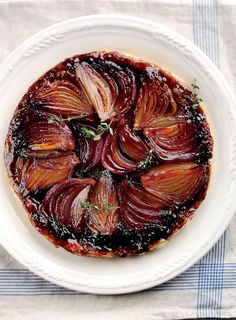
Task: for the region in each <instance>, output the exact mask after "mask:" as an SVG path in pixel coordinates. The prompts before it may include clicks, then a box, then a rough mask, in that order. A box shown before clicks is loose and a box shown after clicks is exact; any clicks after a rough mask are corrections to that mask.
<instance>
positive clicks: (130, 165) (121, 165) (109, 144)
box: [102, 128, 138, 174]
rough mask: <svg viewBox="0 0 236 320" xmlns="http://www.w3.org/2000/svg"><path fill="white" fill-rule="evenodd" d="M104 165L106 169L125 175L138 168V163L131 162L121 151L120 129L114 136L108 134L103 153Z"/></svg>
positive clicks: (117, 129)
mask: <svg viewBox="0 0 236 320" xmlns="http://www.w3.org/2000/svg"><path fill="white" fill-rule="evenodd" d="M102 164H103V166H104V168H106V169H107V170H110V171H111V172H113V173H116V174H123V173H126V172H129V171H132V170H134V169H136V168H137V164H138V162H137V161H133V160H130V159H129V158H128V157H127V156H125V155H124V154H123V153H122V151H121V150H120V146H119V128H116V130H115V131H114V135H111V134H108V136H107V138H106V140H105V143H104V147H103V152H102Z"/></svg>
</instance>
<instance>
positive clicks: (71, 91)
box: [36, 80, 94, 118]
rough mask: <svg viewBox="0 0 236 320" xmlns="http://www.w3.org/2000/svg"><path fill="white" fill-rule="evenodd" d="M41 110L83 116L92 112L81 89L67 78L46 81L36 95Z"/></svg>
mask: <svg viewBox="0 0 236 320" xmlns="http://www.w3.org/2000/svg"><path fill="white" fill-rule="evenodd" d="M36 101H39V102H40V105H41V108H42V110H45V111H49V112H50V113H53V114H55V115H62V116H64V117H68V116H70V117H75V118H81V117H85V116H86V115H89V114H91V113H93V112H94V110H93V108H92V106H91V104H90V102H89V101H88V100H87V99H86V97H85V94H84V92H83V90H82V89H81V88H80V87H79V86H78V85H74V84H73V83H71V82H70V81H67V80H56V81H54V82H51V83H47V85H45V86H44V87H43V88H42V89H41V91H40V92H39V93H38V95H37V100H36Z"/></svg>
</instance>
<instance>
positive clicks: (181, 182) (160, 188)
mask: <svg viewBox="0 0 236 320" xmlns="http://www.w3.org/2000/svg"><path fill="white" fill-rule="evenodd" d="M207 176H208V173H207V169H206V168H205V167H204V166H201V165H197V164H195V163H193V162H184V163H171V164H163V165H159V166H157V167H156V168H154V169H152V170H151V171H149V172H148V173H147V174H144V175H143V176H142V177H141V182H142V185H143V187H144V189H146V190H147V191H148V192H150V193H152V194H153V195H155V196H157V197H158V198H160V199H162V200H163V201H172V202H173V203H175V204H177V205H178V204H181V203H184V202H186V201H189V200H191V199H192V198H193V197H194V196H195V195H197V194H198V192H199V191H200V190H201V189H204V187H205V185H206V184H207Z"/></svg>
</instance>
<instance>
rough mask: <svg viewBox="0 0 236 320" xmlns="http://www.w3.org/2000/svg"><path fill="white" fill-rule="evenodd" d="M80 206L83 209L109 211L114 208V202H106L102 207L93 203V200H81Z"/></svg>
mask: <svg viewBox="0 0 236 320" xmlns="http://www.w3.org/2000/svg"><path fill="white" fill-rule="evenodd" d="M80 207H81V209H88V210H95V211H97V212H98V211H105V212H106V213H108V212H109V211H110V210H111V209H112V204H109V203H104V204H103V205H102V207H101V208H99V207H98V206H96V205H94V204H92V203H91V202H89V201H87V200H81V201H80Z"/></svg>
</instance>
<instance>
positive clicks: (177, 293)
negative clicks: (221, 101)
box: [0, 0, 236, 320]
mask: <svg viewBox="0 0 236 320" xmlns="http://www.w3.org/2000/svg"><path fill="white" fill-rule="evenodd" d="M96 13H120V14H121V13H122V14H128V15H134V16H140V17H143V18H148V19H151V20H154V21H157V22H159V23H162V24H164V25H166V26H167V27H170V28H171V29H173V30H175V31H178V32H180V33H181V34H183V35H184V36H185V37H187V38H189V39H190V40H192V41H194V42H195V44H196V45H198V46H199V47H200V48H201V49H202V50H203V51H204V52H205V53H206V54H207V55H208V56H209V57H210V58H211V59H212V60H213V62H214V63H215V64H216V65H217V66H218V67H219V68H220V69H221V71H222V72H223V73H224V75H225V77H226V78H227V80H228V81H229V83H230V85H231V87H232V88H233V89H236V71H235V70H236V59H235V53H236V42H235V38H236V37H235V36H236V2H235V1H229V0H228V1H226V0H225V1H219V2H217V1H216V0H193V2H191V1H188V0H179V1H177V0H176V1H174V0H90V1H88V0H87V1H86V0H77V1H76V0H57V1H56V0H47V1H46V0H41V1H40V0H8V1H7V0H0V31H1V32H0V61H2V60H3V59H4V58H5V57H6V56H7V54H8V53H9V52H10V51H11V50H12V49H14V48H15V47H16V46H17V45H18V44H20V43H21V42H22V41H23V40H25V39H26V38H27V37H28V36H30V35H32V34H33V33H35V32H36V31H39V30H40V29H42V28H44V27H47V26H49V25H51V24H53V23H56V22H59V21H62V20H64V19H68V18H72V17H77V16H81V15H87V14H96ZM235 107H236V106H235ZM235 230H236V218H235V217H234V219H233V221H231V224H230V226H229V228H228V230H227V232H225V234H224V235H223V236H222V238H221V239H220V240H219V241H218V243H217V244H216V245H215V247H214V248H213V249H212V250H211V251H210V252H209V253H208V254H207V255H206V256H205V257H204V258H202V259H201V260H200V261H199V262H198V263H197V264H195V265H194V266H193V267H192V268H190V269H189V270H187V271H186V272H185V273H183V274H182V275H180V276H178V277H177V278H175V279H173V280H171V281H169V282H167V283H165V284H163V285H161V286H159V287H156V288H152V289H149V290H147V291H144V292H140V293H135V294H130V295H123V296H97V295H90V294H84V293H82V292H75V291H71V290H67V289H65V288H61V287H58V286H57V285H54V284H52V283H49V282H48V281H46V280H44V279H41V278H40V277H38V276H36V275H35V274H33V273H32V272H30V271H28V270H27V269H26V268H25V267H24V266H22V265H20V264H19V263H18V262H16V261H15V260H14V259H13V258H12V257H11V256H10V255H9V254H8V253H7V252H6V251H5V250H4V249H3V248H0V296H1V297H0V319H1V320H7V319H10V318H14V319H17V320H21V319H24V320H31V319H34V320H35V319H44V320H47V319H48V320H49V319H50V320H53V319H70V320H73V319H76V320H77V319H80V320H83V319H88V320H90V319H96V320H99V319H101V320H106V319H109V320H111V319H112V320H116V319H117V320H118V319H129V320H138V319H140V320H141V319H142V320H145V319H147V320H154V319H184V318H199V317H202V318H221V317H226V318H228V317H236V232H235Z"/></svg>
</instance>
